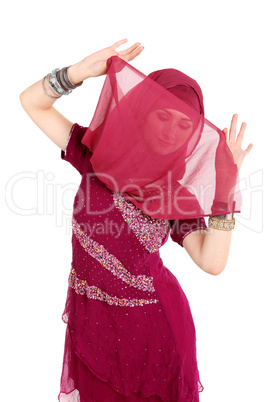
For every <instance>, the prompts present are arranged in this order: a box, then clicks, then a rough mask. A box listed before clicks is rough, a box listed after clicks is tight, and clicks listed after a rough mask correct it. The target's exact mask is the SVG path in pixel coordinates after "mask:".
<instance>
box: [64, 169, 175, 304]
mask: <svg viewBox="0 0 268 402" xmlns="http://www.w3.org/2000/svg"><path fill="white" fill-rule="evenodd" d="M92 191H95V193H94V197H92V196H91V194H92ZM72 229H73V249H74V250H75V254H74V256H73V262H72V267H71V273H70V277H69V284H70V286H71V287H72V288H73V289H75V291H76V293H78V294H81V295H87V297H88V298H93V299H98V300H101V301H105V302H107V303H108V304H114V305H117V306H133V307H134V306H143V305H144V304H152V303H157V302H158V300H157V297H156V294H155V289H154V287H153V278H152V277H151V274H150V255H152V254H155V256H154V261H155V258H156V257H158V258H159V253H158V250H159V248H160V247H161V246H162V244H164V242H165V241H166V239H167V237H168V233H169V221H168V220H164V219H154V218H151V217H150V216H148V215H146V214H144V213H143V212H142V211H140V210H139V209H138V208H137V207H136V206H135V205H134V204H133V203H132V202H131V201H129V200H127V199H126V198H125V197H124V196H123V195H121V194H119V193H117V192H111V191H110V190H109V189H108V188H107V187H106V186H105V185H104V184H103V183H102V182H100V181H99V180H98V178H97V177H96V176H94V175H92V174H87V175H85V176H83V178H82V181H81V184H80V187H79V189H78V191H77V194H76V197H75V201H74V213H73V218H72ZM78 251H79V252H78ZM81 261H83V263H81ZM89 266H90V269H89ZM86 267H88V269H86ZM112 291H113V292H114V293H113V294H111V292H112Z"/></svg>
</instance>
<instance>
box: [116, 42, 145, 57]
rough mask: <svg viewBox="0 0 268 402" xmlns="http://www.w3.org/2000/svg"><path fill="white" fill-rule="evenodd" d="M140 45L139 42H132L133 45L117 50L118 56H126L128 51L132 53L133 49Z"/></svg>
mask: <svg viewBox="0 0 268 402" xmlns="http://www.w3.org/2000/svg"><path fill="white" fill-rule="evenodd" d="M139 46H140V43H139V42H137V43H134V45H132V46H130V47H129V48H128V49H126V50H122V51H121V52H118V53H119V54H120V56H127V55H128V54H129V53H132V52H133V51H134V50H135V49H137V48H138V47H139Z"/></svg>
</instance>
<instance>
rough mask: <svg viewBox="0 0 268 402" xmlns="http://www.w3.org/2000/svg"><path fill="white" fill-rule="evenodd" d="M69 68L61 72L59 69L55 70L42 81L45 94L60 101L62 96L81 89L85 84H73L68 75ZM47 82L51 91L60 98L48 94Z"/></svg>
mask: <svg viewBox="0 0 268 402" xmlns="http://www.w3.org/2000/svg"><path fill="white" fill-rule="evenodd" d="M69 67H70V66H68V67H64V68H62V69H61V70H60V69H59V68H55V69H54V70H53V71H52V72H51V73H49V74H47V75H46V76H45V77H44V78H43V80H42V87H43V89H44V91H45V93H46V94H47V95H48V96H49V97H50V98H53V99H58V98H60V97H61V96H62V95H69V94H70V93H71V92H72V91H73V89H75V88H77V87H80V86H81V85H82V84H83V81H81V82H79V83H78V84H76V85H75V84H73V83H72V81H71V80H70V77H69V74H68V68H69ZM45 80H46V82H47V84H48V86H49V88H50V89H51V91H52V92H53V93H54V94H55V95H58V96H52V95H50V93H48V92H47V90H46V88H45V84H44V82H45Z"/></svg>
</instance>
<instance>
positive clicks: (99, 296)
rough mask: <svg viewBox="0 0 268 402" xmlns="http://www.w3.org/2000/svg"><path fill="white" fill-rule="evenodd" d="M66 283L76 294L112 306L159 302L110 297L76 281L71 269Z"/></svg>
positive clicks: (95, 287)
mask: <svg viewBox="0 0 268 402" xmlns="http://www.w3.org/2000/svg"><path fill="white" fill-rule="evenodd" d="M68 283H69V286H70V287H71V288H72V289H74V290H75V292H76V293H77V294H79V295H86V296H87V298H89V299H94V300H99V301H104V302H106V303H108V304H109V305H113V306H120V307H136V306H144V305H145V304H155V303H158V302H159V300H157V299H125V298H119V297H116V296H111V295H109V294H108V293H107V292H104V291H103V290H101V289H100V288H98V287H97V286H89V285H88V284H87V281H85V280H80V279H78V277H77V274H76V271H75V269H73V268H72V269H71V273H70V275H69V279H68Z"/></svg>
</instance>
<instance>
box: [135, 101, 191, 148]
mask: <svg viewBox="0 0 268 402" xmlns="http://www.w3.org/2000/svg"><path fill="white" fill-rule="evenodd" d="M141 131H142V135H143V138H144V141H145V144H146V147H148V151H150V152H153V153H156V154H159V155H168V154H170V153H172V152H175V151H177V150H178V149H179V148H180V147H181V146H182V145H183V144H184V143H185V142H186V141H187V140H188V138H189V136H190V135H191V134H192V131H193V122H192V120H191V119H189V117H188V116H187V115H185V114H183V113H182V112H179V111H177V110H174V109H169V108H163V109H156V110H154V111H153V112H151V113H149V114H148V115H147V116H146V117H145V118H144V120H143V123H142V126H141Z"/></svg>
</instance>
